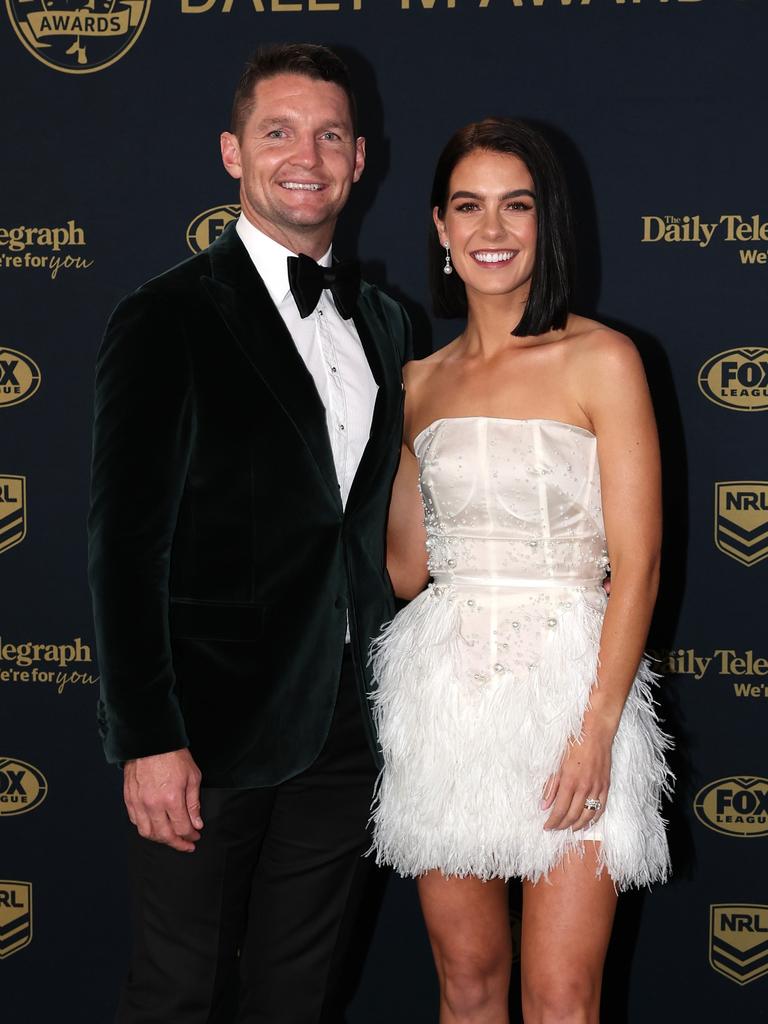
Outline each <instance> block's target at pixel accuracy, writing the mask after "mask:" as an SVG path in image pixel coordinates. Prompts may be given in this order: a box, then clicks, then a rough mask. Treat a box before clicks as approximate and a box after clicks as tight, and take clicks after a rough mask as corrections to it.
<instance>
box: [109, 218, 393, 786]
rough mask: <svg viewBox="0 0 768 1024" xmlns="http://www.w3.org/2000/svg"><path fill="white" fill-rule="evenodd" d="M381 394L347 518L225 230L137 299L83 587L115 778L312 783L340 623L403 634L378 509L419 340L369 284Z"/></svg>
mask: <svg viewBox="0 0 768 1024" xmlns="http://www.w3.org/2000/svg"><path fill="white" fill-rule="evenodd" d="M354 323H355V326H356V327H357V330H358V333H359V335H360V339H361V341H362V344H363V347H364V349H365V354H366V356H367V359H368V362H369V364H370V367H371V370H372V372H373V376H374V378H375V380H376V383H377V384H378V387H379V390H378V394H377V398H376V405H375V409H374V413H373V423H372V426H371V433H370V438H369V441H368V445H367V447H366V449H365V452H364V454H363V458H362V461H361V463H360V467H359V469H358V472H357V475H356V477H355V480H354V482H353V485H352V490H351V493H350V495H349V500H348V502H347V506H346V510H344V509H343V508H342V503H341V497H340V492H339V486H338V482H337V479H336V474H335V469H334V463H333V457H332V453H331V447H330V442H329V439H328V433H327V428H326V421H325V410H324V407H323V404H322V402H321V400H320V398H319V396H318V393H317V390H316V388H315V385H314V382H313V380H312V377H311V375H310V373H309V371H308V370H307V369H306V367H305V365H304V363H303V361H302V359H301V357H300V355H299V354H298V352H297V350H296V347H295V345H294V343H293V340H292V339H291V337H290V335H289V333H288V331H287V329H286V327H285V325H284V323H283V320H282V318H281V317H280V314H279V313H278V311H277V309H276V307H275V305H274V304H273V302H272V301H271V299H270V297H269V294H268V292H267V290H266V288H265V286H264V284H263V282H262V280H261V278H260V277H259V275H258V273H257V272H256V270H255V268H254V266H253V264H252V262H251V260H250V258H249V256H248V254H247V252H246V250H245V248H244V246H243V244H242V242H241V241H240V239H239V237H238V235H237V233H236V232H235V230H234V227H232V228H230V229H229V230H228V231H226V232H225V233H224V234H223V235H222V236H221V238H219V239H218V240H217V241H216V242H214V244H213V245H212V246H211V247H210V248H209V249H207V250H206V251H205V252H203V253H201V254H200V255H198V256H195V257H193V258H192V259H190V260H188V261H187V262H185V263H182V264H181V265H180V266H178V267H175V268H174V269H172V270H170V271H168V272H167V273H165V274H163V275H162V276H161V277H158V278H156V279H154V280H153V281H150V282H149V283H148V284H146V285H144V286H142V287H141V288H139V289H138V291H136V292H135V293H133V294H132V295H130V296H129V297H128V298H126V299H125V300H124V301H123V302H122V303H121V304H120V305H119V306H118V307H117V309H116V310H115V312H114V314H113V315H112V318H111V320H110V323H109V325H108V327H107V331H106V336H105V339H104V343H103V345H102V348H101V350H100V353H99V357H98V362H97V370H96V406H95V426H94V454H93V472H92V494H91V512H90V519H89V541H90V548H89V551H90V556H89V572H90V580H91V588H92V592H93V598H94V609H95V622H96V638H97V646H98V651H99V663H100V671H101V687H102V690H101V700H100V702H99V718H100V727H101V733H102V737H103V740H104V746H105V750H106V754H107V758H108V760H110V761H113V762H122V761H125V760H128V759H129V758H134V757H142V756H145V755H149V754H157V753H162V752H164V751H169V750H175V749H179V748H181V747H187V746H188V747H189V748H190V750H191V752H192V755H193V757H194V758H195V760H196V761H197V763H198V765H199V766H200V768H201V770H202V772H203V784H204V785H205V784H207V785H213V786H231V787H247V786H267V785H274V784H277V783H278V782H280V781H282V780H284V779H286V778H289V777H290V776H292V775H295V774H296V773H298V772H300V771H301V770H303V769H304V768H306V767H307V766H309V765H310V764H311V763H312V761H313V760H314V759H315V758H316V756H317V755H318V753H319V752H320V750H321V748H322V746H323V743H324V740H325V737H326V735H327V733H328V729H329V726H330V721H331V715H332V712H333V708H334V704H335V700H336V692H337V687H338V682H339V672H340V666H341V659H342V654H343V651H344V638H345V631H346V624H347V615H349V624H350V630H351V637H352V656H353V660H354V665H355V670H356V675H357V680H358V684H359V690H360V701H361V713H362V715H363V718H364V721H365V723H366V728H367V729H368V731H369V737H370V740H371V747H372V749H374V750H375V749H376V741H375V737H374V732H373V727H372V723H371V719H370V714H369V708H368V701H367V698H366V694H367V692H368V691H369V689H370V678H369V672H368V668H367V652H368V647H369V644H370V641H371V639H372V637H374V636H375V635H376V634H377V633H378V631H379V628H380V626H381V625H382V623H384V622H386V621H387V620H388V619H390V618H391V617H392V615H393V596H392V589H391V586H390V583H389V579H388V577H387V575H386V571H385V568H384V544H385V529H386V515H387V506H388V502H389V497H390V491H391V486H392V479H393V476H394V473H395V469H396V467H397V461H398V457H399V452H400V441H401V434H402V410H403V389H402V365H403V362H404V361H405V360H406V359H407V358H408V357H409V351H410V326H409V323H408V319H407V317H406V315H405V313H404V312H403V310H402V308H401V307H400V306H399V305H398V304H397V303H396V302H394V301H393V300H391V299H389V298H388V297H387V296H386V295H384V294H382V293H381V292H380V291H378V289H376V288H374V287H372V286H371V285H368V284H365V283H364V284H363V285H362V288H361V294H360V300H359V304H358V308H357V312H356V313H355V316H354Z"/></svg>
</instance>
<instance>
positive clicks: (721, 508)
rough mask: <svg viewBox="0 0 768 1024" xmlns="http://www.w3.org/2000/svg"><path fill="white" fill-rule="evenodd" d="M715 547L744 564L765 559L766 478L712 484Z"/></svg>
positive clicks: (767, 550) (767, 537) (767, 532)
mask: <svg viewBox="0 0 768 1024" xmlns="http://www.w3.org/2000/svg"><path fill="white" fill-rule="evenodd" d="M715 546H716V547H717V549H718V551H722V552H723V554H724V555H728V557H729V558H735V559H736V561H737V562H740V563H741V564H742V565H746V566H752V565H757V563H758V562H762V560H763V559H764V558H768V481H767V480H722V481H720V482H718V483H716V484H715Z"/></svg>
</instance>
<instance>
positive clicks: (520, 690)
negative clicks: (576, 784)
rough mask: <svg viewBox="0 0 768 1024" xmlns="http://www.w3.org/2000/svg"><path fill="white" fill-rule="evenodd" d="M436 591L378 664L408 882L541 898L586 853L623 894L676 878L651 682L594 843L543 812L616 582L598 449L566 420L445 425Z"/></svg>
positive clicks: (648, 678) (585, 698) (382, 853)
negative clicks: (572, 854)
mask: <svg viewBox="0 0 768 1024" xmlns="http://www.w3.org/2000/svg"><path fill="white" fill-rule="evenodd" d="M414 447H415V451H416V455H417V456H418V459H419V464H420V486H421V492H422V499H423V503H424V518H425V523H426V529H427V547H428V555H429V568H430V573H431V575H432V578H433V582H432V583H431V584H430V585H429V586H428V587H427V589H426V590H425V591H424V592H423V593H421V594H420V595H419V596H418V597H416V598H415V599H414V600H413V601H411V603H410V604H408V605H407V606H406V607H405V608H404V609H403V610H402V611H401V612H399V613H398V615H396V616H395V618H394V620H393V621H392V622H391V623H389V625H387V626H386V627H385V628H384V630H383V632H382V634H381V636H380V637H379V638H378V639H377V640H376V641H375V643H374V645H373V649H372V661H373V669H374V677H375V680H376V683H377V689H376V691H375V693H374V695H373V698H372V700H373V702H374V713H375V717H376V721H377V724H378V729H379V738H380V741H381V745H382V749H383V753H384V769H383V772H382V774H381V777H380V779H379V784H378V787H377V794H376V799H375V803H374V810H373V824H374V838H373V848H374V850H375V853H376V859H377V861H378V862H379V863H380V864H389V865H392V866H393V867H394V868H395V869H396V870H397V871H398V872H399V873H400V874H403V875H411V876H415V875H420V874H423V873H424V872H425V871H429V870H432V869H435V868H438V869H440V870H442V871H443V872H444V874H446V875H459V876H464V875H475V876H477V877H479V878H483V879H487V878H511V877H514V876H517V877H523V878H528V879H531V880H532V881H536V880H537V879H539V878H541V877H542V876H544V875H546V874H547V873H548V872H549V871H550V869H551V868H553V867H554V866H555V865H556V864H558V862H560V861H561V860H562V859H563V857H564V856H565V855H566V854H567V853H569V851H572V850H573V851H576V852H581V851H582V849H583V846H582V844H583V842H584V840H585V839H590V838H592V839H596V840H600V846H599V864H600V869H602V868H603V867H604V868H605V869H606V870H607V871H608V873H609V874H610V876H611V878H612V879H613V880H614V882H615V884H616V886H617V887H618V888H620V889H621V888H627V887H629V886H632V885H638V886H640V885H646V884H649V883H651V882H653V881H656V880H663V879H664V878H666V876H667V873H668V870H669V854H668V849H667V841H666V835H665V829H664V821H663V819H662V817H661V814H660V803H661V798H662V795H663V794H665V793H667V792H668V789H669V784H670V779H671V775H670V772H669V770H668V768H667V766H666V763H665V760H664V750H665V748H667V747H668V746H669V739H668V737H667V736H665V734H664V733H663V732H662V731H661V730H660V728H659V725H658V722H657V719H656V715H655V711H654V701H653V698H652V695H651V686H652V684H653V682H654V679H655V677H654V675H653V673H652V672H651V671H650V669H649V666H648V664H647V662H646V661H645V660H643V662H642V663H641V665H640V666H639V669H638V672H637V675H636V678H635V681H634V684H633V686H632V689H631V691H630V694H629V697H628V699H627V702H626V705H625V707H624V712H623V714H622V717H621V723H620V725H619V729H618V732H617V734H616V738H615V740H614V743H613V764H612V772H611V786H610V793H609V796H608V800H607V803H606V807H605V810H604V812H603V815H602V818H601V819H600V820H599V821H598V822H597V824H596V825H595V827H594V829H593V830H592V831H591V832H590V830H586V831H582V832H572V831H570V830H563V831H549V832H547V831H544V829H543V824H544V822H545V821H546V819H547V817H548V816H549V811H542V810H541V807H540V801H541V795H542V790H543V788H544V785H545V782H546V780H547V779H548V778H549V776H550V775H552V773H553V772H555V771H556V770H557V769H558V767H559V765H560V763H561V760H562V758H563V755H564V753H565V751H566V749H567V747H568V744H569V743H570V742H573V741H574V739H576V738H577V737H578V736H579V733H580V728H581V721H582V717H583V714H584V711H585V709H586V707H587V705H588V702H589V696H590V690H591V688H592V686H593V684H594V682H595V679H596V672H597V667H598V647H599V641H600V630H601V626H602V621H603V615H604V611H605V605H606V600H607V599H606V595H605V592H604V590H603V587H602V580H603V577H604V576H605V571H606V568H607V566H608V553H607V551H606V543H605V530H604V527H603V515H602V507H601V501H600V474H599V468H598V461H597V441H596V438H595V437H594V435H593V434H591V433H590V432H589V431H587V430H584V429H583V428H581V427H577V426H573V425H571V424H567V423H561V422H559V421H555V420H508V419H492V418H489V417H483V416H470V417H462V418H454V419H440V420H436V421H435V422H434V423H432V424H431V425H430V426H429V427H427V428H426V429H425V430H423V431H422V432H421V433H420V434H419V435H418V437H417V438H416V440H415V443H414Z"/></svg>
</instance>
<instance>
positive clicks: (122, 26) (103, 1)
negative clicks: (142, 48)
mask: <svg viewBox="0 0 768 1024" xmlns="http://www.w3.org/2000/svg"><path fill="white" fill-rule="evenodd" d="M151 2H152V0H5V6H6V9H7V11H8V17H9V18H10V20H11V24H12V25H13V28H14V31H15V32H16V35H17V36H18V37H19V39H20V40H21V42H22V44H23V45H24V47H25V48H26V49H27V50H29V52H30V53H31V54H32V56H33V57H37V59H38V60H39V61H41V62H42V63H43V64H46V65H47V66H48V67H49V68H53V70H54V71H64V72H66V73H67V74H70V75H87V74H90V73H91V72H93V71H102V70H103V69H104V68H108V67H109V66H110V64H114V63H115V61H118V60H120V58H121V57H123V56H125V54H126V53H127V52H128V51H129V50H130V48H131V47H132V46H133V44H134V43H135V42H136V40H137V39H138V38H139V36H140V35H141V33H142V31H143V29H144V26H145V24H146V22H147V17H148V16H149V8H150V4H151Z"/></svg>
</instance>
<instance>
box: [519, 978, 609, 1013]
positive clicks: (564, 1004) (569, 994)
mask: <svg viewBox="0 0 768 1024" xmlns="http://www.w3.org/2000/svg"><path fill="white" fill-rule="evenodd" d="M523 1002H524V1004H525V1010H526V1015H525V1020H526V1024H529V1022H530V1024H591V1022H592V1021H596V1020H597V1018H598V1011H599V1003H600V984H599V981H598V980H596V979H595V978H593V977H591V975H590V972H589V971H581V972H566V971H560V972H558V973H557V974H548V975H546V976H543V975H539V976H535V977H532V978H531V977H525V976H524V977H523Z"/></svg>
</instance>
